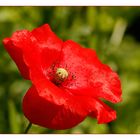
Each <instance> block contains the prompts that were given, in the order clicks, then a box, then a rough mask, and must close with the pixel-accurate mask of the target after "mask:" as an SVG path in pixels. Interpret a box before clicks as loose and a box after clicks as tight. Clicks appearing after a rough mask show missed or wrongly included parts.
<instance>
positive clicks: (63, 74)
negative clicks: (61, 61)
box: [55, 68, 69, 84]
mask: <svg viewBox="0 0 140 140" xmlns="http://www.w3.org/2000/svg"><path fill="white" fill-rule="evenodd" d="M68 75H69V74H68V72H67V70H65V69H64V68H57V70H56V73H55V82H56V83H57V84H60V83H62V82H64V81H65V80H66V79H67V78H68Z"/></svg>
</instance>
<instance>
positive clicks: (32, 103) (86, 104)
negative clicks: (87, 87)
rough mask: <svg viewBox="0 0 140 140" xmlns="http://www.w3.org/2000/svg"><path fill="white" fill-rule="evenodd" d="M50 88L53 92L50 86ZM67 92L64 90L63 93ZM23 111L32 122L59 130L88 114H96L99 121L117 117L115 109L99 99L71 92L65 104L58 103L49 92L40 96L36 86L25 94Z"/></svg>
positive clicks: (77, 121)
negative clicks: (74, 94) (75, 94)
mask: <svg viewBox="0 0 140 140" xmlns="http://www.w3.org/2000/svg"><path fill="white" fill-rule="evenodd" d="M49 90H50V92H51V88H50V87H49V89H48V91H49ZM66 92H67V91H63V94H67V93H66ZM52 94H53V93H52ZM23 112H24V114H25V116H26V117H27V118H28V119H29V120H30V122H32V123H34V124H38V125H40V126H44V127H47V128H51V129H59V130H60V129H68V128H71V127H74V126H76V125H78V124H79V123H80V122H81V121H83V120H84V119H85V117H86V116H87V115H88V114H89V116H91V117H93V114H94V116H95V117H96V118H97V119H98V123H106V122H110V121H112V120H114V119H115V118H116V113H115V111H113V110H112V109H111V108H109V107H108V106H107V105H105V104H104V103H102V102H101V101H99V100H97V99H94V98H85V97H84V96H82V97H80V96H73V95H70V94H69V98H68V100H66V102H65V104H63V105H56V104H54V103H53V102H51V101H48V95H47V93H44V95H43V97H42V96H40V93H38V92H37V90H36V88H35V87H31V88H30V89H29V90H28V92H27V93H26V95H25V96H24V99H23Z"/></svg>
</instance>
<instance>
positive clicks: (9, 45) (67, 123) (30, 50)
mask: <svg viewBox="0 0 140 140" xmlns="http://www.w3.org/2000/svg"><path fill="white" fill-rule="evenodd" d="M3 43H4V46H5V48H6V50H7V51H8V53H9V54H10V56H11V57H12V59H13V60H14V61H15V63H16V64H17V66H18V68H19V71H20V72H21V74H22V76H23V77H24V78H25V79H28V80H31V82H32V87H31V88H30V89H29V90H28V92H27V93H26V94H25V96H24V99H23V105H22V106H23V112H24V114H25V116H26V117H27V118H28V119H29V121H30V122H32V123H34V124H38V125H41V126H44V127H48V128H51V129H67V128H71V127H73V126H75V125H77V124H79V123H80V122H82V121H83V120H84V119H85V118H86V117H87V116H90V117H92V118H97V120H98V123H108V122H110V121H112V120H114V119H116V112H115V111H114V110H112V109H111V108H110V107H109V106H107V105H106V104H105V103H103V101H101V100H100V98H104V99H106V100H108V101H110V102H112V103H117V102H120V101H121V85H120V80H119V77H118V75H117V74H116V73H115V72H113V71H112V70H111V68H109V67H108V66H107V65H105V64H102V63H101V62H100V60H99V59H98V57H97V56H96V53H95V51H94V50H91V49H87V48H83V47H81V46H80V45H79V44H77V43H76V42H74V41H71V40H68V41H65V42H63V41H62V40H61V39H59V38H58V37H57V36H56V35H55V34H54V33H53V32H52V31H51V29H50V27H49V25H48V24H45V25H43V26H41V27H39V28H36V29H34V30H33V31H31V32H29V31H28V30H21V31H17V32H15V33H14V34H13V35H12V37H11V38H5V39H4V41H3Z"/></svg>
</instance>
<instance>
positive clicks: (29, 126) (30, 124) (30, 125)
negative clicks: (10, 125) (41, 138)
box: [24, 122, 32, 134]
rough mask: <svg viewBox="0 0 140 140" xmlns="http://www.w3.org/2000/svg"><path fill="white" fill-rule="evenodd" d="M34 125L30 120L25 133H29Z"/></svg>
mask: <svg viewBox="0 0 140 140" xmlns="http://www.w3.org/2000/svg"><path fill="white" fill-rule="evenodd" d="M31 127H32V123H31V122H29V124H28V126H27V128H26V129H25V131H24V134H27V133H28V131H29V129H30V128H31Z"/></svg>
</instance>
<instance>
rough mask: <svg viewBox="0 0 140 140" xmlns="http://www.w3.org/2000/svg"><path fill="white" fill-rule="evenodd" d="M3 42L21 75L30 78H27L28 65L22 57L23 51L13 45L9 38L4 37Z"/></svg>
mask: <svg viewBox="0 0 140 140" xmlns="http://www.w3.org/2000/svg"><path fill="white" fill-rule="evenodd" d="M3 44H4V46H5V48H6V50H7V52H8V53H9V55H10V56H11V57H12V59H13V60H14V61H15V63H16V65H17V67H18V69H19V71H20V73H21V75H22V76H23V77H24V78H25V79H30V78H29V70H28V67H27V66H26V64H25V62H24V59H23V53H22V51H21V50H20V48H18V47H17V46H14V45H13V43H12V41H11V38H5V39H4V40H3Z"/></svg>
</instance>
